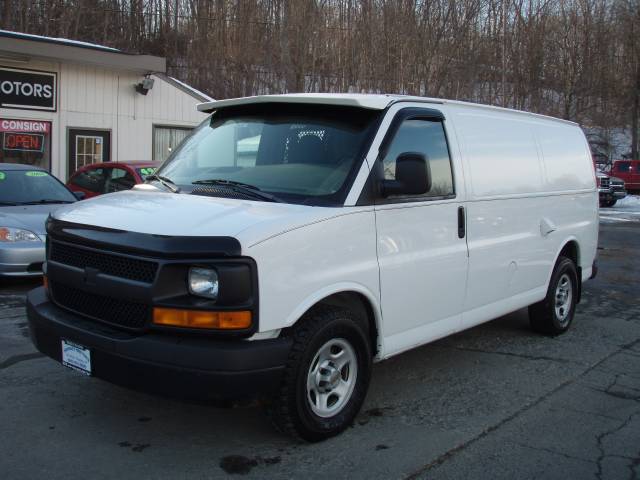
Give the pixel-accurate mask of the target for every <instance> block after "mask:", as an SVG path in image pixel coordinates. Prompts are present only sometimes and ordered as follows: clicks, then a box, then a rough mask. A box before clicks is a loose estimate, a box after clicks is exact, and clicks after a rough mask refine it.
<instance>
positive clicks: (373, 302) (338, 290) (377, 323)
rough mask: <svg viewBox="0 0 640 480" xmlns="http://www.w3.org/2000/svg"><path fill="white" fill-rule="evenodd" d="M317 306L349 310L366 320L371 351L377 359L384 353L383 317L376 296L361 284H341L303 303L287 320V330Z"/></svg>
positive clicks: (310, 297)
mask: <svg viewBox="0 0 640 480" xmlns="http://www.w3.org/2000/svg"><path fill="white" fill-rule="evenodd" d="M317 305H330V306H336V307H343V308H347V309H349V310H351V311H353V312H354V313H356V314H358V315H361V316H362V317H363V318H364V319H366V321H367V324H368V327H369V337H370V341H371V349H372V352H373V354H374V357H375V358H380V357H381V355H382V352H383V342H382V338H383V337H382V328H381V327H382V315H381V311H380V305H379V303H378V301H377V299H376V296H375V295H374V294H373V293H372V292H371V291H370V290H369V289H367V288H366V287H364V286H362V285H359V284H339V285H334V286H332V287H328V288H325V289H323V290H321V291H320V292H317V293H316V294H314V295H311V296H309V297H307V298H306V299H305V301H303V302H302V303H301V304H300V305H299V306H298V308H297V309H296V310H295V311H294V312H293V313H292V314H291V315H290V316H289V318H288V319H287V322H286V325H287V327H286V328H291V327H293V326H294V325H295V324H296V323H297V322H298V321H299V320H300V319H301V318H302V317H304V315H305V314H306V313H307V312H308V311H309V310H311V309H312V308H313V307H315V306H317Z"/></svg>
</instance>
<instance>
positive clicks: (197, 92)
mask: <svg viewBox="0 0 640 480" xmlns="http://www.w3.org/2000/svg"><path fill="white" fill-rule="evenodd" d="M169 78H171V80H173V81H174V82H177V83H179V84H180V85H182V86H183V87H184V88H186V89H187V90H191V91H192V92H193V93H195V94H196V95H199V96H201V97H202V98H204V99H205V101H207V102H215V99H213V98H211V97H210V96H209V95H207V94H206V93H203V92H201V91H200V90H198V89H197V88H193V87H192V86H191V85H187V84H186V83H184V82H181V81H180V80H178V79H177V78H175V77H169Z"/></svg>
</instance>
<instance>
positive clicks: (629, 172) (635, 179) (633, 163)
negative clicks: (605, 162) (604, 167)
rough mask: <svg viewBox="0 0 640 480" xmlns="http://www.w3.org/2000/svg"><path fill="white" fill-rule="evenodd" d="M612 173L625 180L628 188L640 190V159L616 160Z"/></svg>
mask: <svg viewBox="0 0 640 480" xmlns="http://www.w3.org/2000/svg"><path fill="white" fill-rule="evenodd" d="M611 175H612V176H614V177H618V178H620V179H621V180H624V185H625V187H626V189H627V190H629V191H633V190H635V191H638V190H640V160H616V161H615V162H613V168H611Z"/></svg>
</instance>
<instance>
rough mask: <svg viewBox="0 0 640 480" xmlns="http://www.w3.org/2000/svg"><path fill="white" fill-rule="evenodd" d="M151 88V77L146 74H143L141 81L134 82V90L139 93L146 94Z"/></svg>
mask: <svg viewBox="0 0 640 480" xmlns="http://www.w3.org/2000/svg"><path fill="white" fill-rule="evenodd" d="M152 88H153V78H151V77H150V76H149V75H148V74H147V75H145V77H144V79H143V80H142V82H140V83H138V84H136V92H138V93H139V94H140V95H146V94H147V93H149V90H151V89H152Z"/></svg>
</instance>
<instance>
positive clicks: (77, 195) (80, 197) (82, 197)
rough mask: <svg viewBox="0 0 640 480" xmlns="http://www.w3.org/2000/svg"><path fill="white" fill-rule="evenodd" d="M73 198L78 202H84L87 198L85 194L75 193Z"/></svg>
mask: <svg viewBox="0 0 640 480" xmlns="http://www.w3.org/2000/svg"><path fill="white" fill-rule="evenodd" d="M73 196H74V197H76V198H77V199H78V200H84V199H85V197H86V195H85V193H84V192H73Z"/></svg>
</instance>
